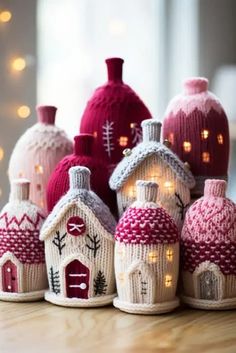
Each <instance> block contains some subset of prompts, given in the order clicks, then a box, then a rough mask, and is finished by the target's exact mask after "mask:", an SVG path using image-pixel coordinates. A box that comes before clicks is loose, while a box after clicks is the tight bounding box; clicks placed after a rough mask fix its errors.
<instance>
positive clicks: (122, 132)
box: [80, 58, 151, 170]
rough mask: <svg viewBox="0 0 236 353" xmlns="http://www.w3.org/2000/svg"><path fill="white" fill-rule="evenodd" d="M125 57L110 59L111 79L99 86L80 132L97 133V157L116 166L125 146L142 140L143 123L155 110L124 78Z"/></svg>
mask: <svg viewBox="0 0 236 353" xmlns="http://www.w3.org/2000/svg"><path fill="white" fill-rule="evenodd" d="M123 62H124V61H123V59H120V58H111V59H107V60H106V64H107V70H108V82H107V83H106V84H105V85H103V86H101V87H99V88H97V89H96V90H95V92H94V94H93V96H92V97H91V99H90V100H89V101H88V103H87V106H86V108H85V111H84V113H83V116H82V119H81V126H80V132H82V133H90V134H94V136H95V150H94V152H95V156H96V157H98V158H99V159H102V160H103V161H105V162H106V163H108V165H109V166H110V170H112V169H114V167H115V166H116V164H117V163H118V162H119V161H120V160H121V159H122V157H123V154H122V152H123V150H124V149H125V148H132V147H133V146H135V145H136V144H137V143H138V142H140V140H141V129H140V124H141V121H142V120H143V119H147V118H151V113H150V112H149V110H148V108H147V107H146V106H145V104H144V103H143V102H142V101H141V99H140V98H139V97H138V96H137V94H136V93H135V92H134V91H133V90H132V89H131V88H130V87H129V86H128V85H126V84H125V83H123V80H122V64H123Z"/></svg>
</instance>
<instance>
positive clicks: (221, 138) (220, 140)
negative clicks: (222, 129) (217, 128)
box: [217, 134, 224, 145]
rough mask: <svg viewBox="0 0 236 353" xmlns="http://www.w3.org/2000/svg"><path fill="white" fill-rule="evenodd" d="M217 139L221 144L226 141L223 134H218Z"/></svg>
mask: <svg viewBox="0 0 236 353" xmlns="http://www.w3.org/2000/svg"><path fill="white" fill-rule="evenodd" d="M217 140H218V144H219V145H223V143H224V138H223V135H222V134H218V135H217Z"/></svg>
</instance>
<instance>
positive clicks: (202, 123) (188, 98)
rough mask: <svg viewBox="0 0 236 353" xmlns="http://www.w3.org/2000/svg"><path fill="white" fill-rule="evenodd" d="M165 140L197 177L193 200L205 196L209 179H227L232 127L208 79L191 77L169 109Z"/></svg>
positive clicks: (164, 128) (166, 119) (164, 126)
mask: <svg viewBox="0 0 236 353" xmlns="http://www.w3.org/2000/svg"><path fill="white" fill-rule="evenodd" d="M163 137H164V139H168V140H169V141H170V142H171V149H172V150H173V151H174V152H175V153H176V154H177V155H178V156H179V158H180V159H181V160H182V161H184V162H188V163H189V165H190V168H191V171H192V173H193V175H194V176H195V178H196V187H195V188H194V189H193V190H192V195H193V198H194V197H195V198H196V197H199V196H202V195H203V190H204V181H205V179H207V178H217V179H225V180H227V173H228V162H229V127H228V121H227V117H226V114H225V112H224V109H223V107H222V105H221V104H220V102H219V100H218V99H217V97H216V96H214V95H213V94H212V93H211V92H209V91H208V80H207V79H205V78H191V79H187V80H186V81H185V82H184V92H183V94H181V95H178V96H176V97H174V98H173V99H172V100H171V102H170V103H169V105H168V107H167V111H166V113H165V118H164V122H163Z"/></svg>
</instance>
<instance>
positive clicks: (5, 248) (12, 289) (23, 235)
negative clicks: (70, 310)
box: [0, 179, 48, 301]
mask: <svg viewBox="0 0 236 353" xmlns="http://www.w3.org/2000/svg"><path fill="white" fill-rule="evenodd" d="M44 218H45V215H44V212H43V211H42V210H41V209H39V208H38V207H37V206H36V205H34V204H32V203H31V202H30V201H29V181H27V180H24V179H19V180H15V181H13V182H12V184H11V194H10V199H9V202H8V203H7V204H6V205H5V206H4V208H3V209H2V211H1V213H0V300H6V301H34V300H37V299H42V298H43V297H44V292H45V290H46V289H47V287H48V283H47V273H46V266H45V258H44V246H43V243H42V242H41V241H40V240H39V231H40V228H41V226H42V223H43V221H44Z"/></svg>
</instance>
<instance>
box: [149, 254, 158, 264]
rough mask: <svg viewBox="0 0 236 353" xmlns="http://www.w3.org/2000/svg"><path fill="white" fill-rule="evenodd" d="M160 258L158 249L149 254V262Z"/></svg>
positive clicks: (154, 261)
mask: <svg viewBox="0 0 236 353" xmlns="http://www.w3.org/2000/svg"><path fill="white" fill-rule="evenodd" d="M157 259H158V256H157V252H156V251H151V252H150V253H149V254H148V262H149V263H156V262H157Z"/></svg>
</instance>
